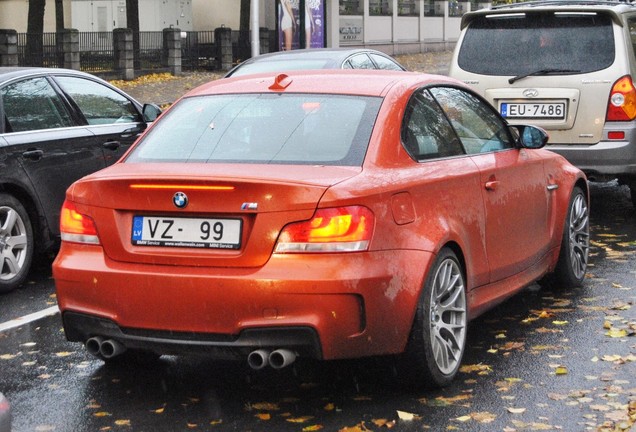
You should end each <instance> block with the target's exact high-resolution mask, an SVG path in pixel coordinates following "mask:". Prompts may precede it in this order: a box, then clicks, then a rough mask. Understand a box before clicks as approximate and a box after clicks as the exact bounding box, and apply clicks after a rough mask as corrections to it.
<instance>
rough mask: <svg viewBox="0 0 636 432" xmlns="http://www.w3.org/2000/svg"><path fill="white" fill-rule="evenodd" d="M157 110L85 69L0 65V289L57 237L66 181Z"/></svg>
mask: <svg viewBox="0 0 636 432" xmlns="http://www.w3.org/2000/svg"><path fill="white" fill-rule="evenodd" d="M159 113H160V110H159V108H158V107H157V106H155V105H145V106H142V105H141V104H139V103H138V102H137V101H135V100H134V99H133V98H131V97H130V96H128V95H126V94H125V93H123V92H122V91H120V90H118V89H117V88H115V87H113V86H112V85H110V84H108V83H107V82H105V81H103V80H101V79H99V78H97V77H95V76H92V75H89V74H86V73H82V72H78V71H73V70H66V69H44V68H9V67H0V293H2V292H7V291H10V290H12V289H14V288H16V287H18V286H19V285H20V284H21V283H22V282H23V281H24V279H25V278H26V277H27V275H28V272H29V269H30V267H31V264H32V262H33V258H34V255H35V254H37V253H43V252H47V251H50V250H51V249H53V248H54V247H55V246H56V245H57V244H58V242H59V215H60V208H61V206H62V202H63V201H64V194H65V192H66V189H67V188H68V186H70V185H71V183H73V182H74V181H75V180H77V179H79V178H80V177H83V176H85V175H87V174H89V173H92V172H94V171H97V170H99V169H101V168H104V167H106V166H108V165H110V164H112V163H113V162H115V161H116V160H117V159H119V158H120V156H121V155H122V154H123V153H124V152H125V151H126V150H127V149H128V147H129V146H130V144H132V143H133V141H134V140H135V139H136V138H137V136H138V135H139V134H140V133H141V132H143V131H144V130H145V129H146V126H147V123H148V122H151V121H153V120H154V119H155V118H156V117H157V116H158V115H159Z"/></svg>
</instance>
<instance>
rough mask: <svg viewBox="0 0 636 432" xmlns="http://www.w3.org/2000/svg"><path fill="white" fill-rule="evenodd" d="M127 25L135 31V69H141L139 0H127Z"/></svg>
mask: <svg viewBox="0 0 636 432" xmlns="http://www.w3.org/2000/svg"><path fill="white" fill-rule="evenodd" d="M126 27H128V28H129V29H131V30H132V32H133V56H134V67H135V70H139V69H141V59H140V58H139V52H140V50H139V47H140V44H139V0H126Z"/></svg>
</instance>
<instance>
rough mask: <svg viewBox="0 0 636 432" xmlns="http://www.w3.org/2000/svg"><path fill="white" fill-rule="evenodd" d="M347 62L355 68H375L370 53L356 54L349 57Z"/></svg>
mask: <svg viewBox="0 0 636 432" xmlns="http://www.w3.org/2000/svg"><path fill="white" fill-rule="evenodd" d="M347 63H349V65H350V66H351V68H353V69H375V65H374V64H373V62H372V61H371V59H370V58H369V56H368V55H366V54H364V53H363V54H356V55H354V56H351V57H349V60H347Z"/></svg>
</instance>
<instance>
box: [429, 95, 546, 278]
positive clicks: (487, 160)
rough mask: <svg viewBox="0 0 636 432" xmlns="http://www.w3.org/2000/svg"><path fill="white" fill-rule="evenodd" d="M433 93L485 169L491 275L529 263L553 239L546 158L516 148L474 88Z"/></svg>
mask: <svg viewBox="0 0 636 432" xmlns="http://www.w3.org/2000/svg"><path fill="white" fill-rule="evenodd" d="M431 93H433V95H434V96H435V98H436V99H437V101H438V102H439V103H440V105H441V106H442V108H443V109H444V112H445V113H446V115H447V116H448V118H449V119H450V121H451V124H452V125H453V127H454V129H455V131H456V132H457V135H458V136H459V138H460V140H461V141H462V144H463V146H464V148H465V149H466V152H467V153H468V154H469V155H471V156H470V157H471V158H472V159H473V161H474V162H475V164H476V165H477V167H478V168H479V171H480V177H481V186H482V187H481V193H482V196H483V201H484V208H485V216H486V232H485V237H486V251H487V254H488V260H489V263H490V281H491V282H496V281H500V280H502V279H505V278H508V277H510V276H513V275H515V274H518V273H520V272H522V271H524V270H526V269H528V268H529V267H530V266H532V265H533V264H535V263H536V262H537V261H538V260H539V259H540V258H541V257H542V256H543V255H544V254H545V253H546V252H547V250H548V246H549V241H550V236H549V225H550V224H549V220H548V204H549V203H548V198H549V197H548V190H547V188H546V186H547V184H546V177H545V174H544V167H543V159H542V158H541V157H540V155H538V154H536V153H534V152H533V151H532V150H528V149H520V148H516V146H515V144H514V139H513V137H512V135H511V133H510V131H509V129H508V126H507V124H506V122H505V121H504V120H503V119H502V118H501V117H500V116H499V114H497V113H496V112H495V111H494V110H493V109H492V107H491V106H490V105H489V104H488V103H487V102H484V101H483V100H482V99H481V98H479V97H477V96H476V95H474V94H473V93H471V92H469V91H467V90H464V89H459V88H452V87H439V88H435V89H431Z"/></svg>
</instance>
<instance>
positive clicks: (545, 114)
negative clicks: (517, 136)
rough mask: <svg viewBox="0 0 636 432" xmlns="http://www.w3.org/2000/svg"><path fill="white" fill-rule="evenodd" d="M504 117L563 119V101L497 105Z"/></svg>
mask: <svg viewBox="0 0 636 432" xmlns="http://www.w3.org/2000/svg"><path fill="white" fill-rule="evenodd" d="M499 111H500V112H501V115H502V116H503V117H506V118H530V119H536V118H540V119H560V120H563V119H565V102H556V103H508V102H504V103H502V104H501V105H500V106H499Z"/></svg>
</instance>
